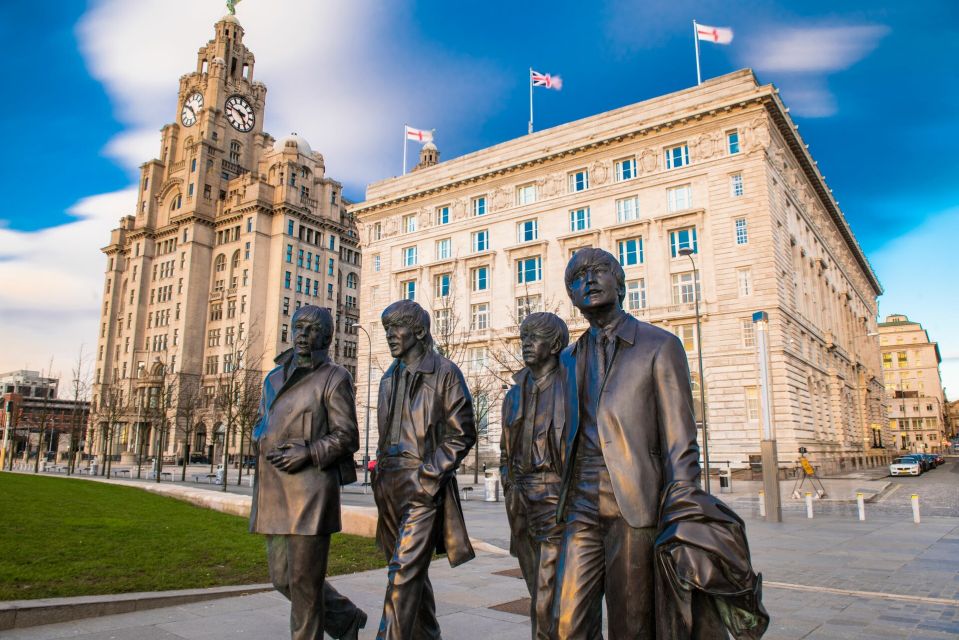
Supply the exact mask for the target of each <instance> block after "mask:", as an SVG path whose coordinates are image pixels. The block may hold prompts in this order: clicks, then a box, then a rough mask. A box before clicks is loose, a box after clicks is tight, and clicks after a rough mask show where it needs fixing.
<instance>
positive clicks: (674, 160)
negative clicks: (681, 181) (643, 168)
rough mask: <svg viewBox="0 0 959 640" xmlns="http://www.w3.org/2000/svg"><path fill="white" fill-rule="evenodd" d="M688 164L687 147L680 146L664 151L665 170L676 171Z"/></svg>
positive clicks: (684, 145)
mask: <svg viewBox="0 0 959 640" xmlns="http://www.w3.org/2000/svg"><path fill="white" fill-rule="evenodd" d="M687 164H689V147H688V146H687V145H686V144H680V145H677V146H675V147H668V148H667V149H666V168H667V169H678V168H680V167H685V166H686V165H687Z"/></svg>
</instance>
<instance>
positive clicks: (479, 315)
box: [470, 302, 489, 331]
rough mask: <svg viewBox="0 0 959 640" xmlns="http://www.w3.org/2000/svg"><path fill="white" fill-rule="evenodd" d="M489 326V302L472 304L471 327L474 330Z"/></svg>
mask: <svg viewBox="0 0 959 640" xmlns="http://www.w3.org/2000/svg"><path fill="white" fill-rule="evenodd" d="M488 328H489V303H488V302H480V303H479V304H474V305H471V306H470V329H471V330H473V331H477V330H481V329H488Z"/></svg>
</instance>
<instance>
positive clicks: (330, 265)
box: [326, 247, 416, 276]
mask: <svg viewBox="0 0 959 640" xmlns="http://www.w3.org/2000/svg"><path fill="white" fill-rule="evenodd" d="M413 249H414V250H415V249H416V247H413ZM414 258H415V255H414ZM413 264H416V263H415V262H414V263H413ZM334 269H335V263H334V262H333V258H330V259H329V260H327V261H326V275H328V276H331V275H333V271H334Z"/></svg>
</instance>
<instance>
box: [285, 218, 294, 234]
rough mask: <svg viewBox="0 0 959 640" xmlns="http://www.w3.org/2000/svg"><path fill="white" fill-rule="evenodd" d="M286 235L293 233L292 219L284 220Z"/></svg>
mask: <svg viewBox="0 0 959 640" xmlns="http://www.w3.org/2000/svg"><path fill="white" fill-rule="evenodd" d="M286 235H288V236H292V235H293V221H292V220H287V221H286Z"/></svg>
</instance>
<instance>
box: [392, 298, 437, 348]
mask: <svg viewBox="0 0 959 640" xmlns="http://www.w3.org/2000/svg"><path fill="white" fill-rule="evenodd" d="M380 320H381V321H382V323H383V328H384V329H386V328H388V327H389V326H390V325H399V326H401V327H409V328H410V329H412V330H414V331H416V330H417V329H421V328H422V329H423V330H424V332H425V335H424V336H423V339H422V340H421V341H420V342H422V344H423V345H424V346H426V347H427V348H430V347H432V346H433V336H432V335H431V334H430V314H429V313H427V312H426V309H424V308H423V307H421V306H420V305H419V304H417V303H416V302H413V301H412V300H397V301H396V302H394V303H392V304H391V305H390V306H388V307H386V309H383V314H382V315H381V316H380Z"/></svg>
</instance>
